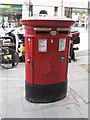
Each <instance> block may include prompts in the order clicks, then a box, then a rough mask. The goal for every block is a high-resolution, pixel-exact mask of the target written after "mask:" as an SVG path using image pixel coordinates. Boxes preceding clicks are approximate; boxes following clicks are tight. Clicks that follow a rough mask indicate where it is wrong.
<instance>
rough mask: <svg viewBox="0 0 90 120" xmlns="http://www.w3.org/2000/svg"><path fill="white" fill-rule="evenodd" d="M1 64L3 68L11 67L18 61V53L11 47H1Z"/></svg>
mask: <svg viewBox="0 0 90 120" xmlns="http://www.w3.org/2000/svg"><path fill="white" fill-rule="evenodd" d="M0 61H1V66H2V67H3V68H5V69H12V68H14V67H16V66H17V64H18V62H19V55H18V53H17V52H16V51H15V50H13V49H11V48H2V55H1V60H0Z"/></svg>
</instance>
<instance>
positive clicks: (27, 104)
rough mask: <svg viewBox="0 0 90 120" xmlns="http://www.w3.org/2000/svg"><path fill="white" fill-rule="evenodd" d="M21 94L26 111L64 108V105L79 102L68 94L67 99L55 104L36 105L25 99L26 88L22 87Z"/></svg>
mask: <svg viewBox="0 0 90 120" xmlns="http://www.w3.org/2000/svg"><path fill="white" fill-rule="evenodd" d="M20 92H21V99H22V105H23V110H24V111H30V110H39V109H44V108H50V107H55V106H62V105H67V104H71V103H75V102H77V101H75V99H74V98H73V97H72V95H71V94H70V93H67V97H66V98H64V99H63V100H60V101H57V102H53V103H47V104H35V103H31V102H28V101H27V100H26V99H25V88H24V87H20Z"/></svg>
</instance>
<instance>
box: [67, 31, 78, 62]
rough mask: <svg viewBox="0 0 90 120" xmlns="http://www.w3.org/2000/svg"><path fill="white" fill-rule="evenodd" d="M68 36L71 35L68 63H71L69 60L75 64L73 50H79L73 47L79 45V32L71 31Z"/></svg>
mask: <svg viewBox="0 0 90 120" xmlns="http://www.w3.org/2000/svg"><path fill="white" fill-rule="evenodd" d="M70 35H71V40H70V58H69V62H71V60H73V61H74V62H76V61H77V59H76V58H75V52H74V50H78V49H79V48H78V47H74V45H75V44H79V43H80V36H79V35H80V32H79V31H78V30H75V29H72V30H71V34H70Z"/></svg>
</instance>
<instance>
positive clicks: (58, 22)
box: [21, 18, 74, 85]
mask: <svg viewBox="0 0 90 120" xmlns="http://www.w3.org/2000/svg"><path fill="white" fill-rule="evenodd" d="M21 23H22V24H23V25H25V64H26V81H27V82H28V83H30V84H34V85H47V84H56V83H60V82H64V81H65V80H67V70H68V56H69V40H70V37H69V36H68V35H69V33H70V30H68V29H67V28H70V26H71V25H73V24H74V21H72V20H69V19H60V18H45V19H44V18H30V19H27V20H21ZM35 27H36V28H37V27H38V28H51V30H49V29H46V30H42V29H41V30H38V29H35ZM57 28H60V29H59V30H57ZM61 28H66V30H65V29H64V30H63V29H61ZM51 31H55V32H56V35H51ZM60 38H66V47H65V51H59V39H60ZM41 39H45V40H46V41H47V50H46V52H39V40H41ZM61 57H64V61H61Z"/></svg>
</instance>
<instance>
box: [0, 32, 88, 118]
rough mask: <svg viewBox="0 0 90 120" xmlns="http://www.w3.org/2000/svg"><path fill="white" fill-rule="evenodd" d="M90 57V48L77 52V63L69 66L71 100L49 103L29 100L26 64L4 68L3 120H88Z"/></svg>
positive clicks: (0, 80)
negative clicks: (26, 83)
mask: <svg viewBox="0 0 90 120" xmlns="http://www.w3.org/2000/svg"><path fill="white" fill-rule="evenodd" d="M84 33H85V32H84ZM82 34H83V33H82ZM85 34H87V33H85ZM82 39H83V36H82ZM82 43H83V41H82ZM82 45H83V44H82ZM81 48H84V47H82V46H81ZM89 57H90V51H87V50H86V49H85V50H84V49H80V50H79V51H77V52H76V58H77V62H73V61H72V62H71V63H69V67H68V92H67V97H66V98H64V99H63V100H60V101H57V102H54V103H48V104H38V103H37V104H35V103H30V102H28V101H27V100H26V99H25V63H19V64H18V66H17V67H16V68H14V69H11V70H6V69H3V68H1V67H0V119H1V118H88V105H89V102H88V77H89V76H90V63H89V61H88V58H89Z"/></svg>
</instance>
